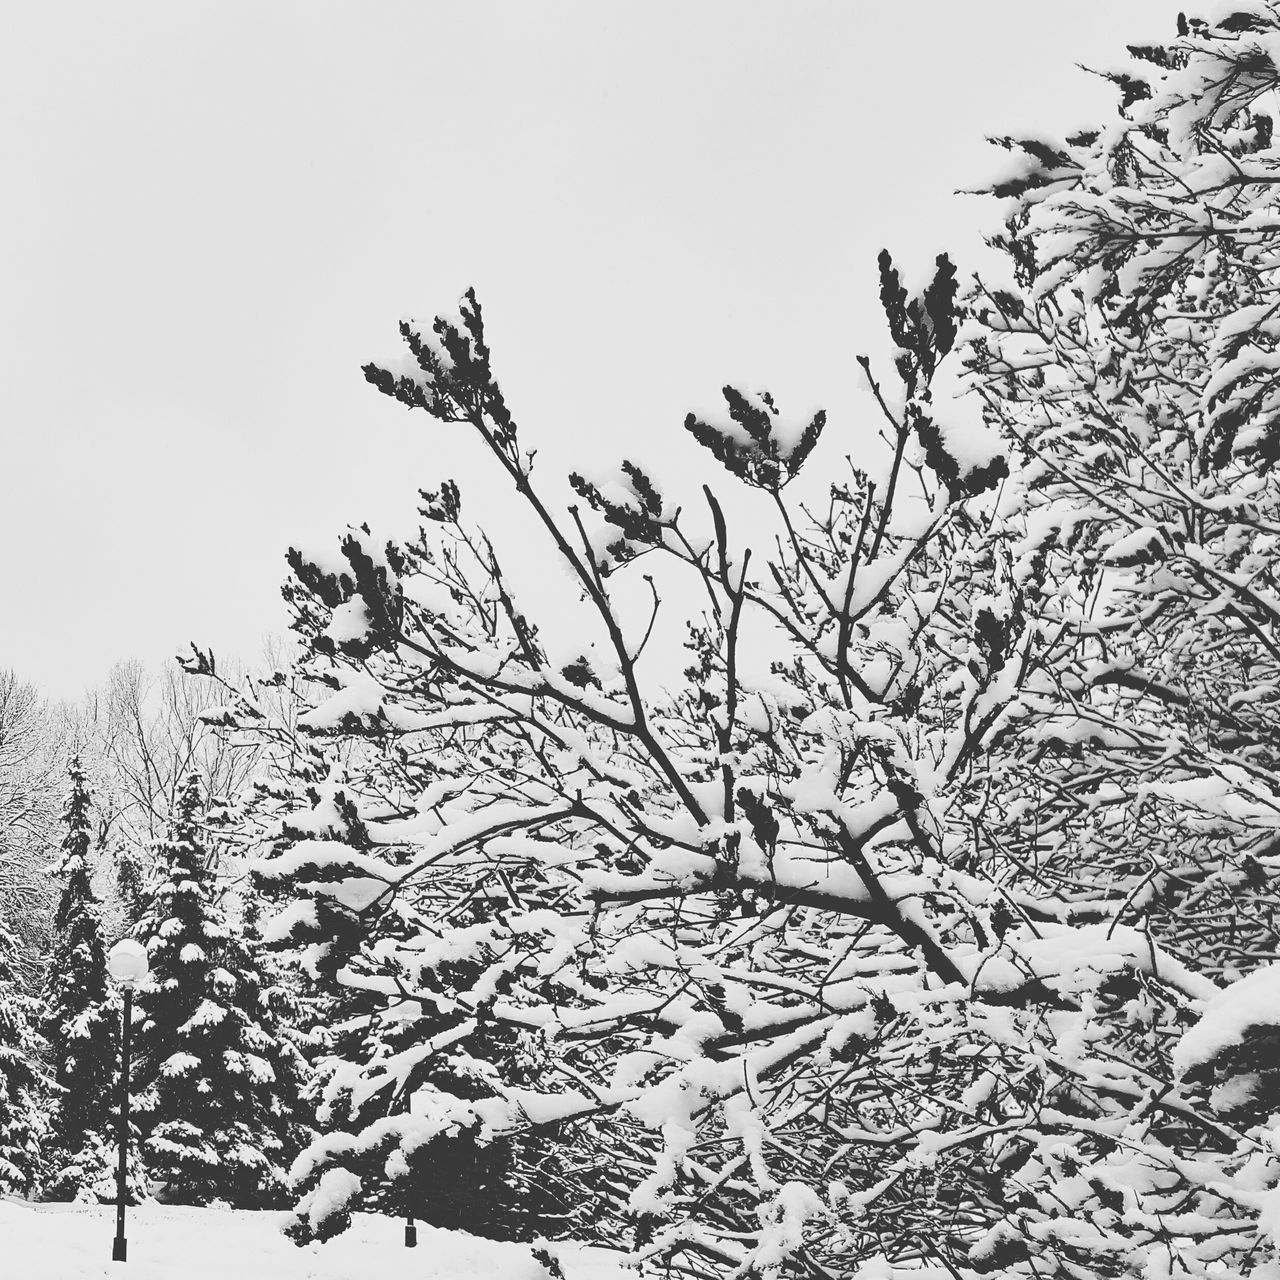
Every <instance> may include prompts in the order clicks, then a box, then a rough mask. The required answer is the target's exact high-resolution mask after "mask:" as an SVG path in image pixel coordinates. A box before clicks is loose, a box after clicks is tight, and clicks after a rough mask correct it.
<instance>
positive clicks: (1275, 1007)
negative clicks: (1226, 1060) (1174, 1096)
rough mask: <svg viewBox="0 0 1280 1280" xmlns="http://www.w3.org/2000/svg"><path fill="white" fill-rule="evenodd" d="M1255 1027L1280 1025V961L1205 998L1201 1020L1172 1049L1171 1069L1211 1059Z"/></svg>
mask: <svg viewBox="0 0 1280 1280" xmlns="http://www.w3.org/2000/svg"><path fill="white" fill-rule="evenodd" d="M1255 1027H1277V1028H1280V964H1271V965H1267V966H1266V968H1264V969H1255V970H1254V972H1253V973H1251V974H1249V975H1248V976H1247V977H1244V978H1241V979H1240V981H1239V982H1233V983H1232V984H1231V985H1230V986H1229V987H1228V988H1227V989H1226V990H1225V991H1221V992H1219V993H1218V994H1217V995H1216V996H1214V997H1213V998H1212V999H1211V1000H1209V1001H1207V1002H1206V1004H1205V1007H1204V1012H1203V1013H1202V1014H1201V1015H1200V1021H1199V1022H1197V1023H1196V1025H1195V1026H1194V1027H1192V1028H1191V1030H1190V1031H1188V1032H1187V1033H1186V1035H1184V1036H1183V1037H1182V1039H1181V1040H1180V1041H1179V1042H1178V1046H1177V1048H1176V1049H1174V1051H1173V1069H1174V1070H1175V1071H1176V1072H1177V1073H1178V1075H1180V1076H1182V1075H1186V1073H1187V1072H1188V1071H1190V1070H1191V1069H1192V1068H1193V1067H1199V1066H1204V1065H1205V1064H1207V1063H1210V1062H1212V1061H1213V1060H1214V1059H1215V1058H1217V1057H1218V1056H1219V1055H1220V1054H1221V1053H1222V1051H1223V1050H1224V1049H1231V1048H1233V1047H1234V1046H1236V1045H1238V1044H1241V1043H1242V1042H1243V1041H1244V1038H1245V1035H1246V1033H1247V1032H1249V1031H1250V1030H1251V1029H1253V1028H1255Z"/></svg>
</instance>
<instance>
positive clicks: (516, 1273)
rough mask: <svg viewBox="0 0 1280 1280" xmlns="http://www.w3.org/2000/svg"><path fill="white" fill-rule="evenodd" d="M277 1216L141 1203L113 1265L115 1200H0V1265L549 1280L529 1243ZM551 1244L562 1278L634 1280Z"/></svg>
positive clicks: (28, 1273)
mask: <svg viewBox="0 0 1280 1280" xmlns="http://www.w3.org/2000/svg"><path fill="white" fill-rule="evenodd" d="M284 1216H285V1215H283V1214H280V1213H249V1212H241V1211H237V1210H233V1209H225V1210H219V1209H189V1208H179V1207H176V1206H165V1205H158V1204H149V1205H142V1206H140V1207H138V1208H136V1209H130V1210H129V1217H128V1224H127V1227H126V1234H127V1236H128V1240H129V1260H128V1262H124V1263H121V1262H112V1261H111V1241H112V1238H113V1237H114V1235H115V1209H114V1207H113V1206H111V1205H28V1204H24V1203H22V1202H20V1201H13V1200H0V1259H2V1261H0V1271H3V1273H4V1274H5V1275H6V1276H13V1277H15V1280H16V1278H17V1277H19V1276H20V1277H21V1278H22V1280H90V1278H92V1280H97V1277H100V1276H103V1277H115V1278H117V1280H126V1277H127V1280H178V1278H179V1277H180V1278H181V1280H214V1278H215V1277H216V1278H217V1280H410V1277H412V1280H455V1278H456V1280H463V1278H464V1277H465V1278H467V1280H469V1278H470V1277H479V1278H480V1280H490V1278H492V1280H548V1276H547V1271H546V1270H545V1268H544V1267H543V1266H542V1265H541V1264H540V1263H539V1262H537V1261H536V1260H535V1259H534V1258H533V1257H532V1255H531V1253H530V1250H529V1246H528V1245H518V1244H499V1243H497V1242H495V1241H492V1240H481V1239H478V1238H477V1237H475V1236H468V1235H463V1234H462V1233H461V1232H456V1231H440V1230H436V1229H435V1228H432V1227H424V1226H421V1225H419V1227H418V1247H417V1248H416V1249H406V1248H405V1247H404V1227H403V1225H402V1224H401V1223H400V1222H398V1221H396V1220H394V1219H390V1218H381V1217H375V1216H373V1215H371V1214H361V1215H358V1216H357V1218H356V1221H355V1224H354V1225H353V1226H352V1228H351V1230H350V1231H348V1232H346V1233H345V1234H344V1235H341V1236H339V1237H338V1238H337V1239H335V1240H331V1241H329V1243H328V1244H323V1245H310V1246H308V1247H306V1248H303V1249H299V1248H298V1247H297V1246H296V1245H294V1244H293V1243H292V1242H291V1241H289V1240H288V1239H286V1238H285V1237H284V1236H282V1235H281V1234H280V1230H279V1224H280V1221H281V1219H282V1218H283V1217H284ZM549 1248H550V1250H551V1252H552V1253H553V1254H554V1255H555V1256H556V1257H558V1258H559V1260H560V1265H561V1268H562V1269H563V1271H564V1275H565V1280H624V1277H631V1280H634V1275H635V1273H634V1272H625V1271H624V1270H623V1268H622V1266H621V1264H620V1260H619V1258H618V1256H617V1255H616V1254H610V1253H608V1252H606V1251H604V1250H602V1249H581V1248H576V1247H573V1246H569V1245H551V1246H549Z"/></svg>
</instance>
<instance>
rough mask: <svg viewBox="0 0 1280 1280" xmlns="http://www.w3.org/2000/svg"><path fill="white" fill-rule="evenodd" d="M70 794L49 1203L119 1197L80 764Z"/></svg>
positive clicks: (53, 1045) (112, 1039)
mask: <svg viewBox="0 0 1280 1280" xmlns="http://www.w3.org/2000/svg"><path fill="white" fill-rule="evenodd" d="M68 771H69V774H70V778H71V794H70V797H69V798H68V801H67V807H66V810H65V811H64V813H63V815H62V821H63V824H64V825H65V827H66V837H65V838H64V840H63V842H62V858H61V860H60V862H59V863H58V868H57V874H58V876H59V878H60V879H61V881H62V897H61V899H60V901H59V903H58V913H57V915H56V917H55V918H54V928H55V931H56V932H55V939H54V947H53V954H52V956H51V958H50V962H49V970H48V978H47V981H46V983H45V990H44V998H43V1004H44V1011H45V1015H44V1034H45V1038H46V1039H47V1040H48V1041H49V1045H50V1049H51V1058H52V1067H53V1079H54V1083H55V1084H56V1086H57V1095H56V1097H55V1100H54V1104H53V1107H52V1111H51V1115H50V1139H49V1158H48V1161H47V1164H48V1170H49V1176H48V1181H47V1182H46V1185H45V1188H44V1191H45V1195H46V1197H47V1198H49V1199H53V1200H66V1199H84V1198H91V1197H94V1196H100V1197H102V1198H104V1199H109V1198H111V1196H113V1195H114V1184H113V1182H112V1168H113V1165H114V1157H113V1154H112V1150H111V1145H110V1142H111V1133H112V1114H113V1108H112V1102H113V1099H112V1084H113V1082H114V1081H115V1079H116V1067H117V1064H116V1053H117V1046H118V1045H119V1038H118V1030H117V1023H118V1017H119V1015H118V1012H116V1010H115V1007H114V1005H115V1002H113V1001H112V1000H111V999H110V998H109V995H108V991H107V966H106V949H105V947H104V944H103V939H102V922H101V919H100V916H99V906H98V900H97V898H96V897H95V896H94V892H93V887H92V885H91V883H90V876H91V867H90V862H89V849H90V832H91V829H92V823H91V819H90V796H89V787H88V783H87V782H86V780H85V775H84V770H83V769H82V768H81V764H80V758H79V757H78V756H77V757H74V758H73V759H72V761H71V763H70V766H69V770H68Z"/></svg>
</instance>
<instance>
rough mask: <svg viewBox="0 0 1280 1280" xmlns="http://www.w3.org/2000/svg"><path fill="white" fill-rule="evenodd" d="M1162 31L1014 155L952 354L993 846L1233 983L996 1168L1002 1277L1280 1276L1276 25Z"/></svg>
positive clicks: (1137, 1038)
mask: <svg viewBox="0 0 1280 1280" xmlns="http://www.w3.org/2000/svg"><path fill="white" fill-rule="evenodd" d="M1178 26H1179V33H1178V37H1177V38H1176V39H1175V40H1173V41H1172V42H1170V43H1168V44H1159V45H1153V46H1135V47H1133V48H1132V49H1131V53H1132V54H1133V62H1132V63H1131V65H1130V66H1129V67H1127V68H1126V69H1125V70H1123V71H1116V72H1114V73H1112V76H1111V78H1112V79H1113V80H1114V82H1115V83H1116V85H1117V86H1118V88H1119V90H1120V96H1121V104H1120V111H1119V116H1118V118H1117V119H1116V120H1113V121H1111V122H1110V123H1109V124H1108V125H1107V126H1106V127H1104V128H1100V129H1090V130H1086V131H1083V132H1081V133H1079V134H1076V135H1074V136H1072V137H1071V138H1069V139H1066V140H1065V141H1062V142H1050V141H1046V140H1043V139H1031V140H1026V139H1006V140H1004V145H1005V146H1006V147H1008V148H1009V150H1010V151H1011V152H1013V153H1014V154H1015V156H1016V157H1017V158H1018V165H1017V167H1016V168H1015V170H1014V171H1013V172H1011V173H1010V174H1009V175H1008V176H1007V178H1006V179H1005V180H1004V181H1002V182H1001V183H1000V184H999V186H998V187H997V193H998V194H999V195H1001V196H1003V197H1005V198H1007V199H1009V200H1010V201H1012V207H1011V209H1010V210H1009V226H1008V233H1007V235H1005V236H1003V237H1001V239H1000V243H1001V244H1002V245H1003V247H1004V248H1005V250H1006V251H1007V253H1008V255H1009V258H1010V261H1011V262H1012V264H1013V267H1014V276H1015V281H1014V283H1013V284H1012V285H1011V286H1010V287H1006V288H1003V289H1001V288H996V287H994V286H993V287H988V288H986V289H985V290H983V291H982V293H981V296H980V297H979V299H978V300H977V301H976V302H975V307H976V308H977V310H978V311H979V313H980V317H981V322H982V323H981V325H980V326H978V327H975V328H974V329H973V330H971V331H970V332H969V333H968V335H967V336H968V338H969V343H968V347H969V357H970V363H971V365H972V367H973V371H974V374H975V382H976V383H977V386H978V389H979V394H981V395H983V396H984V397H985V400H986V403H987V405H988V407H989V413H990V414H991V415H992V416H993V418H994V419H995V420H997V421H998V422H999V423H1000V424H1001V426H1002V429H1003V430H1004V431H1005V433H1006V435H1007V437H1008V438H1010V440H1011V443H1012V444H1013V446H1014V448H1015V450H1016V452H1017V454H1018V459H1019V462H1020V464H1021V465H1019V466H1017V467H1016V468H1015V476H1014V483H1013V484H1011V485H1010V486H1009V489H1008V491H1007V492H1006V495H1005V499H1006V504H1007V508H1008V509H1009V510H1011V511H1012V510H1016V511H1017V512H1019V513H1020V517H1021V519H1022V520H1023V521H1024V522H1025V537H1024V540H1023V543H1022V546H1021V549H1020V553H1019V557H1018V570H1017V572H1018V573H1019V575H1020V576H1021V578H1022V579H1024V580H1026V581H1032V580H1038V581H1039V582H1040V583H1041V584H1042V588H1041V589H1040V590H1039V591H1038V592H1037V595H1036V599H1035V601H1034V605H1033V608H1032V613H1033V615H1034V622H1033V625H1034V627H1035V628H1036V630H1037V631H1038V633H1039V636H1040V638H1041V640H1040V642H1041V643H1042V644H1043V646H1044V647H1045V649H1046V650H1047V652H1048V653H1049V655H1050V656H1049V658H1048V660H1047V661H1046V662H1045V664H1044V665H1043V667H1042V668H1041V670H1040V671H1039V672H1038V673H1036V674H1033V676H1032V677H1031V678H1030V679H1029V680H1028V681H1027V682H1026V684H1025V686H1024V691H1023V706H1022V710H1021V717H1020V723H1019V726H1018V729H1017V732H1016V734H1014V735H1013V736H1012V737H1011V739H1010V743H1009V753H1008V760H1007V764H1008V768H1007V769H1006V771H1005V773H1004V781H1005V783H1006V791H1005V794H1006V796H1009V797H1011V798H1013V801H1014V802H1013V803H1012V804H1011V805H1009V807H1008V808H1007V809H1006V815H1005V816H1006V826H1007V829H1006V830H1005V831H1004V832H1003V833H1002V841H1003V848H1004V850H1005V852H1006V854H1007V855H1008V856H1009V857H1010V858H1011V859H1015V860H1016V861H1017V862H1018V864H1019V865H1020V866H1022V867H1023V868H1026V869H1027V870H1029V871H1031V872H1032V873H1033V874H1034V875H1035V876H1036V877H1037V879H1038V880H1040V881H1041V882H1042V883H1043V884H1045V885H1046V886H1052V887H1053V889H1054V891H1055V892H1059V893H1061V894H1063V895H1064V896H1068V897H1071V898H1074V899H1075V900H1076V901H1079V902H1084V901H1087V900H1089V899H1091V898H1092V899H1096V900H1098V901H1107V900H1109V901H1110V902H1111V903H1114V904H1115V905H1114V906H1113V907H1110V908H1109V910H1110V914H1111V918H1112V920H1113V921H1114V922H1115V924H1116V927H1117V928H1118V929H1120V928H1133V929H1136V930H1138V931H1139V932H1141V933H1142V934H1143V935H1144V936H1146V937H1148V938H1149V939H1150V940H1151V942H1152V945H1153V946H1155V945H1158V946H1161V947H1162V948H1165V949H1167V951H1168V953H1170V954H1172V955H1174V956H1176V957H1177V958H1179V959H1180V960H1182V961H1183V962H1185V963H1186V964H1188V965H1189V966H1193V967H1195V968H1196V969H1197V970H1199V971H1201V972H1202V973H1204V974H1207V975H1211V976H1213V977H1214V978H1215V979H1221V980H1226V981H1228V982H1232V983H1233V984H1234V985H1232V986H1230V987H1228V989H1227V990H1226V991H1225V992H1222V993H1220V994H1219V993H1216V992H1215V991H1214V990H1213V989H1210V990H1208V991H1206V992H1205V993H1204V1003H1203V1004H1201V1003H1200V1001H1199V1000H1193V1001H1192V1002H1191V1004H1190V1006H1187V1004H1186V1002H1185V1001H1183V1000H1181V999H1180V998H1177V997H1176V996H1175V995H1174V993H1171V992H1169V991H1167V990H1166V991H1161V990H1159V989H1158V988H1155V987H1153V986H1151V984H1149V983H1137V984H1129V985H1128V987H1127V988H1126V989H1124V990H1117V991H1116V992H1115V993H1114V996H1115V1003H1114V1008H1112V1009H1111V1010H1109V1011H1106V1013H1107V1017H1108V1020H1109V1021H1111V1022H1113V1023H1114V1027H1113V1031H1112V1034H1111V1035H1110V1036H1109V1037H1108V1038H1107V1040H1106V1041H1100V1042H1099V1043H1098V1044H1097V1046H1096V1047H1092V1048H1090V1049H1089V1050H1088V1052H1087V1055H1086V1056H1085V1058H1084V1059H1083V1062H1082V1065H1083V1066H1084V1067H1085V1068H1086V1069H1087V1070H1089V1071H1091V1072H1094V1073H1095V1075H1096V1078H1098V1079H1100V1080H1105V1084H1106V1087H1105V1089H1104V1090H1102V1092H1100V1093H1099V1095H1098V1097H1097V1098H1096V1099H1095V1100H1094V1102H1093V1103H1092V1107H1091V1120H1090V1124H1089V1125H1088V1126H1085V1125H1079V1126H1073V1127H1072V1128H1069V1129H1065V1130H1064V1131H1063V1132H1062V1133H1061V1135H1060V1138H1059V1141H1058V1144H1057V1149H1056V1150H1055V1151H1053V1152H1052V1153H1050V1152H1047V1151H1040V1152H1028V1153H1027V1155H1028V1158H1027V1159H1025V1160H1024V1161H1022V1162H1021V1163H1020V1166H1019V1167H1018V1168H1017V1169H1016V1171H1014V1170H1010V1173H1011V1178H1010V1185H1011V1186H1012V1187H1013V1188H1015V1189H1016V1195H1017V1197H1018V1199H1019V1200H1020V1202H1021V1203H1020V1205H1019V1208H1018V1209H1017V1211H1016V1212H1015V1213H1014V1214H1012V1215H1011V1216H1010V1219H1009V1221H1008V1222H1006V1223H1004V1224H1002V1226H1001V1227H1000V1229H999V1231H998V1232H997V1233H995V1234H993V1235H992V1236H990V1237H989V1238H988V1241H987V1244H988V1245H989V1246H990V1249H989V1251H988V1252H986V1253H985V1254H983V1253H982V1251H981V1250H979V1254H980V1255H981V1256H984V1257H986V1258H987V1259H988V1260H991V1259H1000V1260H1002V1262H1003V1267H1004V1269H1003V1270H1002V1271H1001V1274H1002V1275H1008V1276H1015V1275H1027V1276H1032V1275H1034V1276H1049V1275H1054V1276H1057V1275H1062V1276H1068V1275H1072V1276H1074V1275H1080V1274H1089V1275H1094V1274H1104V1275H1112V1274H1115V1275H1120V1274H1135V1275H1136V1274H1139V1272H1140V1271H1141V1269H1142V1268H1144V1267H1145V1268H1147V1270H1146V1271H1142V1274H1159V1275H1169V1274H1179V1275H1190V1276H1208V1275H1231V1276H1259V1277H1261V1276H1264V1275H1270V1274H1273V1273H1274V1269H1275V1267H1276V1266H1277V1255H1278V1253H1280V1231H1277V1229H1276V1227H1275V1225H1274V1222H1275V1219H1274V1216H1273V1215H1272V1214H1271V1212H1270V1210H1269V1209H1268V1207H1267V1206H1268V1204H1269V1203H1270V1201H1269V1199H1268V1198H1269V1197H1271V1198H1274V1197H1275V1196H1277V1195H1280V1192H1277V1191H1276V1190H1275V1184H1276V1179H1277V1174H1278V1173H1280V1167H1278V1166H1277V1160H1276V1150H1277V1148H1276V1145H1275V1139H1276V1134H1277V1132H1280V1090H1278V1089H1277V1087H1276V1080H1275V1076H1274V1073H1273V1072H1272V1070H1271V1066H1270V1063H1269V1062H1268V1056H1269V1055H1270V1054H1271V1053H1273V1050H1274V1045H1275V1042H1276V1037H1277V1034H1280V1031H1278V1028H1277V1024H1278V1023H1280V1005H1277V1003H1276V998H1277V991H1280V987H1278V986H1277V983H1276V978H1275V970H1274V968H1273V967H1272V966H1273V964H1274V962H1275V960H1276V959H1277V924H1278V923H1280V893H1278V892H1277V875H1278V874H1280V856H1277V850H1278V849H1280V757H1278V756H1277V752H1276V743H1277V741H1278V740H1280V581H1278V580H1277V573H1278V571H1280V556H1278V554H1277V553H1278V551H1280V541H1278V535H1280V479H1278V476H1277V472H1276V469H1275V463H1276V461H1277V460H1278V459H1280V432H1278V431H1277V426H1276V421H1277V420H1276V408H1277V404H1278V402H1277V399H1276V396H1277V385H1278V384H1277V381H1276V377H1275V369H1276V366H1277V360H1278V358H1280V346H1278V344H1277V339H1278V338H1280V302H1278V301H1277V298H1278V296H1280V294H1278V293H1277V289H1278V287H1280V274H1278V268H1280V257H1278V256H1277V246H1278V245H1280V219H1278V218H1277V204H1276V202H1277V199H1278V198H1280V197H1278V194H1277V193H1278V191H1280V186H1278V185H1277V184H1278V179H1280V151H1278V150H1277V149H1276V147H1275V146H1274V145H1273V127H1274V121H1275V114H1276V107H1275V101H1274V94H1275V89H1276V85H1277V82H1278V80H1280V6H1277V5H1276V4H1275V3H1273V2H1270V0H1267V2H1262V3H1241V4H1236V5H1233V6H1231V7H1230V8H1223V9H1222V10H1221V11H1220V14H1219V16H1218V18H1217V20H1215V21H1214V22H1212V23H1207V22H1204V21H1200V20H1196V19H1186V18H1181V17H1180V18H1179V21H1178ZM1243 975H1248V976H1243ZM1196 1014H1201V1015H1202V1020H1201V1021H1200V1022H1199V1024H1198V1025H1197V1026H1196V1028H1195V1029H1194V1030H1193V1031H1191V1032H1190V1033H1188V1034H1185V1036H1184V1033H1186V1028H1187V1021H1188V1018H1189V1017H1192V1016H1195V1015H1196ZM1116 1015H1120V1017H1117V1016H1116ZM1123 1022H1127V1023H1128V1032H1127V1034H1124V1033H1123V1032H1122V1030H1121V1027H1122V1024H1123Z"/></svg>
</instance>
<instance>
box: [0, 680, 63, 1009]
mask: <svg viewBox="0 0 1280 1280" xmlns="http://www.w3.org/2000/svg"><path fill="white" fill-rule="evenodd" d="M63 728H64V726H63V725H62V723H61V721H60V718H59V716H58V715H57V714H56V713H55V711H54V709H53V708H51V707H50V706H49V705H48V704H47V703H46V702H45V701H44V700H43V699H42V698H41V697H40V695H39V692H38V690H37V689H36V688H35V686H34V685H32V684H30V683H28V682H26V681H23V680H19V679H18V677H17V676H16V675H15V674H14V673H13V672H12V671H0V928H4V929H7V930H8V931H9V932H10V933H11V934H12V935H13V938H14V940H15V941H16V943H17V950H16V952H15V954H14V956H13V957H12V963H13V964H14V965H15V966H16V969H17V976H18V978H19V980H20V982H21V983H22V985H23V986H24V988H25V989H26V990H28V991H29V992H34V991H36V990H38V989H39V985H40V982H41V980H42V979H43V976H44V961H45V957H46V955H47V954H48V947H49V936H50V931H51V928H52V922H53V913H54V908H55V905H56V900H57V895H56V892H54V889H53V886H52V885H51V883H50V880H49V877H48V875H46V874H45V867H46V866H47V864H48V861H49V854H50V851H51V850H52V849H53V847H54V846H55V845H56V843H57V839H58V837H57V829H58V814H59V811H60V807H61V792H60V783H59V778H60V776H61V771H62V767H63V762H64V758H65V757H64V753H63V752H62V750H61V747H62V737H63Z"/></svg>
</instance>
